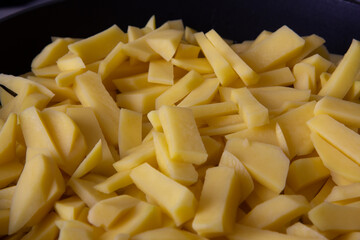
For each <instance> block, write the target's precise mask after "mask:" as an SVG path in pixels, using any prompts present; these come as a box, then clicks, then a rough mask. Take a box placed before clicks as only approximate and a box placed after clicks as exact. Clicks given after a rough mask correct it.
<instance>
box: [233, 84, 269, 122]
mask: <svg viewBox="0 0 360 240" xmlns="http://www.w3.org/2000/svg"><path fill="white" fill-rule="evenodd" d="M231 97H232V99H233V100H234V101H235V102H236V103H237V104H238V106H239V111H241V115H242V117H243V118H244V122H245V123H246V125H247V127H248V128H254V127H260V126H263V125H265V124H267V123H269V112H268V109H267V108H266V107H264V106H263V105H262V104H261V103H259V102H258V101H257V100H256V98H255V97H254V96H253V95H252V94H251V92H250V91H249V90H248V89H247V88H239V89H236V90H233V91H232V93H231Z"/></svg>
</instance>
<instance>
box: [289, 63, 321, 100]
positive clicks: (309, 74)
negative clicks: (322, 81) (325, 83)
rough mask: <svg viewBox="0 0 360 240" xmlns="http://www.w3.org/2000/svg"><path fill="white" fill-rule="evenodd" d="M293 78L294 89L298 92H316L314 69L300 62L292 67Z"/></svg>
mask: <svg viewBox="0 0 360 240" xmlns="http://www.w3.org/2000/svg"><path fill="white" fill-rule="evenodd" d="M293 74H294V77H295V82H294V88H295V89H300V90H310V91H311V92H312V93H315V91H316V90H317V85H316V84H317V83H316V75H315V67H314V66H313V65H310V64H309V63H305V62H300V63H297V64H295V66H294V67H293Z"/></svg>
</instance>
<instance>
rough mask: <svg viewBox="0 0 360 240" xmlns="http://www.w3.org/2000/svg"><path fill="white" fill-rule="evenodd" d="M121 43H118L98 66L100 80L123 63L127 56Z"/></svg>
mask: <svg viewBox="0 0 360 240" xmlns="http://www.w3.org/2000/svg"><path fill="white" fill-rule="evenodd" d="M123 46H124V43H123V42H119V43H118V44H117V45H116V46H115V47H114V48H113V49H112V50H111V52H110V53H109V54H108V55H107V56H106V57H105V59H104V60H102V61H101V62H100V64H99V69H98V74H99V75H100V76H101V78H102V79H106V78H107V77H108V76H109V75H110V74H111V73H112V72H113V71H114V70H115V69H116V68H117V67H118V66H119V65H120V64H121V63H123V62H124V61H125V60H126V59H127V56H126V55H125V53H124V51H123Z"/></svg>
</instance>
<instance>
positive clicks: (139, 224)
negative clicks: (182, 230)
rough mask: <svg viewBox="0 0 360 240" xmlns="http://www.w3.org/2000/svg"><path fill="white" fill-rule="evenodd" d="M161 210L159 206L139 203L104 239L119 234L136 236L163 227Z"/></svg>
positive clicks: (105, 234)
mask: <svg viewBox="0 0 360 240" xmlns="http://www.w3.org/2000/svg"><path fill="white" fill-rule="evenodd" d="M161 220H162V219H161V210H160V208H159V207H158V206H155V205H152V204H150V203H147V202H144V201H139V203H138V204H137V205H136V206H135V207H134V208H133V209H132V210H130V212H129V213H128V214H126V215H125V216H124V218H122V219H121V220H120V221H118V223H117V224H115V225H114V226H113V227H111V228H110V229H109V231H108V232H106V233H104V234H103V236H102V237H105V236H106V237H110V236H115V235H118V234H128V235H130V236H132V235H135V234H137V233H140V232H144V231H146V230H150V229H154V228H158V227H160V226H161Z"/></svg>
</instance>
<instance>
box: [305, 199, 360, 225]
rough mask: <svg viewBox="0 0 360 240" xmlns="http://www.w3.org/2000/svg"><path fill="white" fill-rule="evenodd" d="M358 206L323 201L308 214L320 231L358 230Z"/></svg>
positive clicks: (359, 209)
mask: <svg viewBox="0 0 360 240" xmlns="http://www.w3.org/2000/svg"><path fill="white" fill-rule="evenodd" d="M359 212H360V208H358V207H353V206H346V205H345V206H343V205H338V204H334V203H328V202H323V203H321V204H319V205H317V206H316V207H314V208H312V209H311V210H310V211H309V213H308V215H309V218H310V220H311V222H313V223H314V225H315V226H316V227H317V228H319V229H320V230H321V231H359V229H360V226H359V216H360V215H359Z"/></svg>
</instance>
